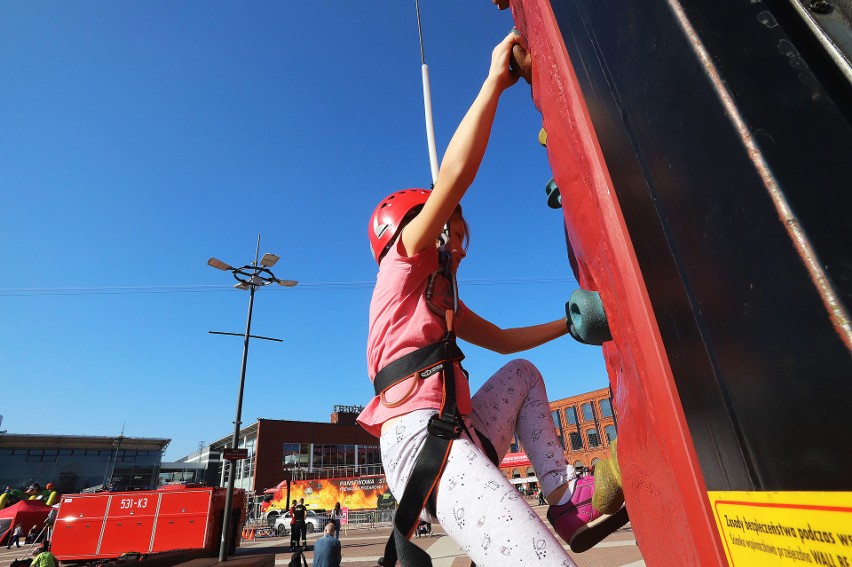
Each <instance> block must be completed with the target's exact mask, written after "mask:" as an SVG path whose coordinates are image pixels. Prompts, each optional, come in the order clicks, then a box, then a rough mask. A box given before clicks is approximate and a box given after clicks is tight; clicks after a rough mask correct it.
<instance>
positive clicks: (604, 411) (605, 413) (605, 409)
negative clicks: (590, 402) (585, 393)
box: [598, 400, 612, 417]
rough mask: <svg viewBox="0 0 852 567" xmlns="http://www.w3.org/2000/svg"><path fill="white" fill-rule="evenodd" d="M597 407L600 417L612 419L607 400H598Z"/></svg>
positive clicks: (610, 405) (610, 407) (610, 406)
mask: <svg viewBox="0 0 852 567" xmlns="http://www.w3.org/2000/svg"><path fill="white" fill-rule="evenodd" d="M598 406H599V407H600V408H601V417H612V404H611V403H610V402H609V400H600V401H599V402H598Z"/></svg>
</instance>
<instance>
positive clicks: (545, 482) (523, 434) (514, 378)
mask: <svg viewBox="0 0 852 567" xmlns="http://www.w3.org/2000/svg"><path fill="white" fill-rule="evenodd" d="M471 401H472V403H473V414H472V415H471V416H470V418H469V419H468V420H466V423H467V426H468V429H469V430H470V432H471V434H473V436H474V439H470V437H469V436H468V435H467V434H464V435H463V436H462V437H461V438H460V439H456V440H455V441H454V442H453V446H452V449H451V450H450V456H449V458H448V460H447V465H446V468H445V469H444V473H443V475H442V477H441V480H440V481H439V483H438V496H437V502H436V508H437V510H436V512H437V521H438V522H440V524H441V526H442V527H443V528H444V530H445V531H446V532H447V534H448V535H449V536H450V537H451V538H453V540H454V541H455V542H456V543H457V544H458V545H459V546H460V547H461V548H462V549H464V551H465V553H467V555H468V557H470V558H471V559H472V560H473V561H474V562H475V563H476V565H477V567H500V566H506V567H511V566H518V565H537V566H573V565H574V563H573V561H571V558H570V557H569V556H568V554H567V552H566V551H565V550H564V548H563V547H562V544H561V543H560V542H559V541H558V540H557V539H556V538H555V537H554V536H553V535H552V534H551V532H550V531H549V529H548V528H547V527H546V526H545V525H544V523H543V522H542V521H541V519H540V518H539V517H538V515H537V514H536V513H535V512H534V511H533V510H532V508H530V506H529V504H527V502H526V500H525V499H524V498H522V497H521V495H520V494H519V493H518V491H517V489H516V488H515V487H514V486H512V484H511V483H510V482H509V481H508V480H507V479H506V477H505V476H503V474H502V473H501V472H500V470H499V469H498V468H497V467H496V466H494V465H493V464H492V463H491V462H490V461H489V460H488V457H487V456H486V455H485V453H483V451H482V448H481V445H480V442H479V439H478V438H476V437H477V436H476V434H475V433H473V430H474V428H475V429H476V430H477V431H479V433H481V434H482V435H484V436H485V437H487V438H488V439H489V440H490V441H491V443H492V444H493V445H494V449H496V451H497V456H498V458H499V459H501V460H502V458H503V457H504V456H505V455H506V452H507V451H508V450H509V445H510V443H511V442H512V436H513V434H514V435H517V437H518V440H519V441H520V443H521V445H522V446H523V448H524V450H525V451H526V454H527V456H529V458H530V462H531V463H532V466H533V468H534V469H535V471H536V475H537V476H538V481H539V484H540V486H541V489H542V490H543V491H544V493H545V494H550V493H551V492H552V491H553V490H554V489H555V488H557V487H558V486H560V485H562V484H564V483H565V482H566V481H567V480H568V479H567V475H568V472H567V467H566V463H565V456H564V454H563V452H562V447H561V446H560V445H559V441H558V439H557V437H556V430H555V428H554V424H553V419H552V417H551V415H550V405H549V404H548V400H547V392H546V390H545V387H544V381H543V380H542V377H541V373H540V372H539V371H538V369H537V368H536V367H535V366H534V365H533V364H532V363H531V362H529V361H526V360H520V359H519V360H513V361H511V362H509V363H508V364H507V365H505V366H504V367H503V368H501V369H500V370H498V371H497V373H496V374H494V376H492V377H491V378H489V379H488V381H487V382H485V384H483V385H482V388H480V389H479V391H478V392H477V393H476V394H475V395H474V396H473V398H472V400H471ZM435 413H437V412H436V410H416V411H413V412H411V413H408V414H406V415H404V416H401V417H399V418H396V419H394V420H393V421H390V422H388V423H386V424H385V426H384V427H383V428H382V436H381V449H382V461H383V463H384V465H385V473H386V475H387V481H388V486H389V488H390V490H391V492H392V493H393V495H394V496H395V497H396V498H397V500H398V499H400V498H402V493H403V491H404V489H405V485H406V483H407V481H408V478H409V476H410V474H411V469H412V468H413V466H414V463H415V461H416V459H417V455H418V454H419V452H420V449H421V448H422V446H423V443H424V441H425V439H426V436H427V435H428V432H427V431H426V425H427V423H428V422H429V418H430V417H431V416H432V415H433V414H435ZM423 518H424V519H426V520H427V521H435V519H434V518H432V517H431V515H430V514H429V513H428V512H426V511H424V512H423Z"/></svg>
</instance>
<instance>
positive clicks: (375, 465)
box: [175, 406, 384, 496]
mask: <svg viewBox="0 0 852 567" xmlns="http://www.w3.org/2000/svg"><path fill="white" fill-rule="evenodd" d="M361 409H362V408H360V407H358V406H335V408H334V412H333V413H332V414H331V418H330V420H329V422H328V423H321V422H309V421H287V420H281V419H262V418H261V419H258V420H257V421H256V422H254V423H252V424H251V425H249V426H247V427H244V428H242V429H241V430H240V434H239V447H240V448H242V449H246V452H247V453H248V458H246V459H243V460H239V461H236V476H235V480H234V485H235V487H236V488H242V489H244V490H245V491H246V492H247V493H248V494H249V495H250V496H252V495H262V494H263V491H264V490H266V489H268V488H274V487H275V486H277V485H278V483H280V482H281V481H282V480H285V479H298V478H312V477H313V476H315V475H323V476H357V475H363V474H381V473H383V472H384V471H383V469H382V465H381V452H380V451H379V440H378V439H376V438H375V437H373V436H372V435H370V434H369V433H367V432H366V431H364V429H363V428H361V426H360V425H358V424H357V423H355V417H357V415H358V413H359V412H360V410H361ZM230 446H231V435H229V436H227V437H223V438H221V439H219V440H217V441H214V442H213V443H211V444H210V445H209V446H208V447H206V448H203V449H200V450H199V451H197V452H195V453H192V454H190V455H187V456H186V457H183V458H182V459H179V460H178V463H175V465H178V464H180V463H203V464H204V465H206V466H207V468H208V471H209V473H208V474H209V475H210V477H211V480H210V482H211V483H212V484H218V485H220V486H227V484H228V469H227V467H224V466H222V459H221V453H222V450H223V449H224V448H225V447H230Z"/></svg>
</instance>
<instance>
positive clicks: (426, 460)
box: [374, 333, 464, 567]
mask: <svg viewBox="0 0 852 567" xmlns="http://www.w3.org/2000/svg"><path fill="white" fill-rule="evenodd" d="M435 345H442V346H441V347H440V348H439V349H434V350H436V351H438V352H442V353H443V354H444V355H446V354H451V355H452V356H451V357H450V358H444V359H442V360H443V361H445V362H446V361H450V360H454V359H458V358H463V357H464V355H462V354H461V351H460V350H459V348H458V346H457V345H456V344H455V336H454V335H452V333H448V334H447V338H445V339H444V340H443V341H441V342H440V343H434V344H433V345H429V346H428V347H424V348H422V349H419V350H417V351H415V352H414V353H412V354H416V353H418V352H420V351H422V350H425V349H431V347H434V346H435ZM455 353H458V355H460V356H456V354H455ZM407 356H410V355H406V356H405V357H402V358H400V359H398V360H396V361H394V362H392V363H391V364H390V365H388V366H387V367H385V368H383V369H382V370H381V371H380V372H379V373H378V374H377V375H376V381H375V382H378V380H379V376H380V375H382V374H383V373H384V371H385V370H386V369H387V368H389V367H390V366H391V365H394V364H396V363H397V362H399V361H401V360H403V359H405V358H406V357H407ZM410 360H415V357H412V359H410ZM440 361H441V360H439V362H440ZM414 366H417V367H419V368H420V369H422V370H426V369H429V368H431V367H432V366H434V365H433V364H428V365H427V366H426V367H425V368H424V367H422V366H420V365H419V364H414ZM396 368H397V369H400V371H401V372H404V373H405V374H403V378H407V377H408V376H411V374H413V373H414V372H419V371H421V370H419V369H415V370H410V368H411V367H410V366H409V367H403V366H402V365H400V366H397V367H396ZM443 370H444V405H443V407H442V408H441V412H440V413H439V414H436V415H433V416H432V418H431V419H430V420H429V424H428V426H427V429H428V431H429V435H428V436H427V437H426V441H425V443H424V444H423V448H422V449H421V450H420V454H419V455H418V456H417V461H415V463H414V468H413V469H412V473H411V477H410V478H409V479H408V483H407V484H406V486H405V491H404V492H403V494H402V498H401V499H400V501H399V507H398V508H397V510H396V514H395V516H394V520H393V533H392V534H391V536H390V538H388V541H387V543H386V544H385V555H384V558H383V559H382V561H381V563H380V564H381V565H384V566H392V565H396V562H397V561H399V562H400V564H401V565H402V566H403V567H431V566H432V558H431V557H429V554H428V553H426V552H425V551H423V550H422V549H420V548H419V547H417V546H416V545H414V543H412V542H411V536H412V535H414V530H415V529H417V524H418V523H419V521H420V512H421V511H422V510H423V508H424V506H426V503H427V501H428V500H429V497H430V496H431V495H432V493H433V492H434V490H435V488H436V487H437V485H438V481H439V480H440V479H441V474H442V473H443V472H444V466H445V465H446V464H447V457H449V454H450V448H451V447H452V444H453V440H454V439H458V438H459V437H460V436H461V432H462V421H461V417H460V416H459V414H458V408H457V407H456V382H455V372H454V370H453V364H446V365H445V366H444V368H443ZM385 376H387V377H388V378H385V379H384V380H385V382H389V383H390V385H393V384H394V383H395V381H393V380H392V375H390V374H386V375H385ZM396 381H399V380H396ZM375 382H374V383H375ZM386 387H387V386H386ZM383 389H384V388H382V389H379V387H378V386H377V387H376V392H377V393H379V392H381V391H382V390H383Z"/></svg>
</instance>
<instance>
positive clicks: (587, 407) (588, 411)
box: [580, 402, 595, 421]
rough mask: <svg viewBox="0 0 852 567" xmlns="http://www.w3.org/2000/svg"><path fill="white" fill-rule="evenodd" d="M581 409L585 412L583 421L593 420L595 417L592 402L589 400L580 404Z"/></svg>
mask: <svg viewBox="0 0 852 567" xmlns="http://www.w3.org/2000/svg"><path fill="white" fill-rule="evenodd" d="M580 411H581V412H583V421H593V420H594V419H595V415H594V412H592V404H591V403H589V402H587V403H585V404H583V405H582V406H580Z"/></svg>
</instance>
